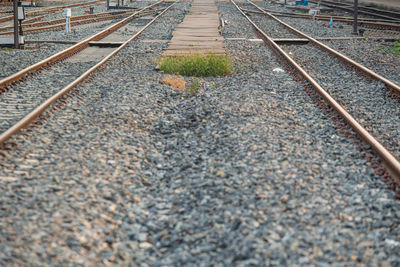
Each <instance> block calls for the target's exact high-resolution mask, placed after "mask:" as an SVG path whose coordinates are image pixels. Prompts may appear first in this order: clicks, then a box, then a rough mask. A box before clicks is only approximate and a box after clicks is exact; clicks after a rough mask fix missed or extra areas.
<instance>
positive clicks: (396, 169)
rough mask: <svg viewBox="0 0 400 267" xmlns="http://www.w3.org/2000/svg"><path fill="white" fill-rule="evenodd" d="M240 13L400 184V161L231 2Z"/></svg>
mask: <svg viewBox="0 0 400 267" xmlns="http://www.w3.org/2000/svg"><path fill="white" fill-rule="evenodd" d="M231 2H232V3H233V4H234V5H235V7H236V8H237V9H238V10H239V12H240V13H241V14H242V15H243V16H244V17H245V18H246V19H247V20H248V21H249V22H250V23H251V25H252V26H253V27H254V29H255V30H256V31H257V32H259V33H260V34H261V35H262V36H263V37H264V39H263V40H264V42H265V40H266V41H267V42H268V43H269V45H271V46H272V47H273V48H274V49H276V51H278V52H279V54H281V55H282V56H283V57H284V58H285V60H286V61H287V62H288V63H289V64H290V65H291V66H292V67H293V68H294V69H296V70H297V71H298V72H299V73H300V74H301V75H302V76H303V77H304V79H306V80H307V81H308V82H309V83H310V84H311V85H312V86H313V87H314V89H315V90H316V91H317V92H318V94H319V95H320V96H321V97H322V98H323V99H324V100H325V101H326V102H327V103H328V104H329V105H330V106H331V107H332V108H333V109H335V110H336V112H337V113H338V114H339V115H340V116H341V117H342V118H343V119H344V120H345V121H346V122H347V123H348V124H349V125H350V126H351V128H353V130H354V131H355V132H356V133H357V134H358V135H359V136H360V137H361V138H362V139H363V140H364V141H365V142H366V143H368V144H369V145H370V146H371V147H372V149H373V150H374V151H375V152H376V153H377V154H378V156H379V157H380V158H381V159H382V160H383V162H384V163H385V166H386V167H387V169H388V172H389V173H390V174H391V175H392V177H393V178H395V179H396V180H397V181H399V182H400V161H399V160H398V159H397V158H395V157H394V156H393V154H392V153H391V152H390V151H389V150H387V149H386V148H385V147H384V146H383V145H382V144H381V143H380V142H379V141H378V140H377V139H376V138H375V137H373V136H372V135H371V134H370V133H369V132H368V131H367V130H366V129H365V128H364V127H363V126H362V125H360V124H359V123H358V122H357V121H356V120H355V119H354V118H353V117H352V116H351V115H350V113H349V112H348V111H347V110H346V109H345V108H344V107H343V106H342V105H341V104H339V103H338V102H337V101H336V100H335V99H334V98H333V97H332V96H331V95H330V94H329V93H328V92H327V91H326V90H325V89H324V88H322V86H320V85H319V84H318V82H317V81H316V80H314V78H312V77H311V76H310V75H309V74H308V73H307V72H306V71H305V70H304V69H303V68H302V67H301V66H300V65H299V64H297V63H296V62H295V61H294V60H293V59H292V58H291V57H290V56H289V55H288V54H287V53H286V52H285V51H284V50H283V49H282V48H281V47H280V46H279V45H277V44H276V43H275V42H274V41H273V39H272V38H271V37H269V36H268V35H267V34H266V33H264V32H263V31H262V30H261V29H260V28H259V27H258V26H257V25H256V24H255V23H254V22H253V21H251V20H250V18H249V17H248V16H247V15H246V14H245V13H244V12H243V11H242V10H241V9H240V8H239V6H238V5H237V4H236V3H235V2H234V1H233V0H231Z"/></svg>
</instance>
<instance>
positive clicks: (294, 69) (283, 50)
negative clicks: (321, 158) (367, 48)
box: [231, 0, 400, 199]
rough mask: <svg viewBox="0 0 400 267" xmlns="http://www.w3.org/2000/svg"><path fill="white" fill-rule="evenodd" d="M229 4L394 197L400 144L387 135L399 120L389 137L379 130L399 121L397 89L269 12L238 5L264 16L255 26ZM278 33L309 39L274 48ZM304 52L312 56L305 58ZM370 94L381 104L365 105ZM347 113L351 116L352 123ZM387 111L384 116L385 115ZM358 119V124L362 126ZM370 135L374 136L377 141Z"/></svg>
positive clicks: (397, 186) (399, 182) (398, 188)
mask: <svg viewBox="0 0 400 267" xmlns="http://www.w3.org/2000/svg"><path fill="white" fill-rule="evenodd" d="M231 2H232V3H233V4H234V5H235V6H236V8H237V9H238V10H239V11H240V12H241V13H242V15H243V16H245V17H246V19H247V20H248V21H249V22H250V23H251V24H252V26H253V28H254V29H255V31H256V33H257V35H258V36H259V37H260V38H261V39H262V40H263V41H264V43H265V44H266V45H267V46H268V47H269V48H270V49H271V50H272V51H273V52H274V54H275V55H276V56H277V57H278V59H279V60H280V61H281V63H282V64H283V65H284V66H285V67H286V69H287V70H288V71H289V72H290V73H292V74H293V76H294V77H295V78H296V80H298V81H300V82H302V83H303V84H304V88H305V90H306V92H307V93H308V94H309V95H310V96H311V97H312V99H313V100H314V101H315V102H316V103H317V104H318V106H319V107H320V108H321V109H322V110H323V111H324V113H325V114H326V115H328V116H329V117H330V118H331V119H332V121H333V122H334V124H335V126H336V127H337V128H338V129H339V131H340V132H341V133H342V134H344V135H345V136H346V137H348V138H351V139H352V140H353V142H355V143H357V144H359V149H360V151H361V152H362V153H363V156H364V158H365V159H366V160H367V161H368V162H370V165H371V167H373V168H375V169H376V173H377V174H378V175H380V176H382V179H383V180H384V181H385V182H387V183H388V186H389V187H390V188H391V189H394V190H396V192H397V193H396V198H398V199H400V161H399V160H398V157H399V156H400V140H397V142H393V136H399V134H400V133H398V132H397V129H400V119H397V120H394V122H393V123H395V124H396V125H390V127H391V128H390V133H391V135H390V136H388V135H387V133H386V132H385V131H387V127H386V129H384V127H383V126H384V124H385V116H388V115H390V116H395V117H398V118H400V110H399V108H398V106H399V105H398V103H399V100H400V97H399V95H400V87H399V86H398V85H397V84H396V83H394V82H392V81H390V80H388V79H385V78H384V77H382V76H381V75H379V74H377V73H375V72H373V71H372V70H370V69H368V68H366V67H364V66H362V65H360V64H358V63H357V62H355V61H354V60H352V59H350V58H348V57H346V56H344V55H342V54H341V53H339V52H338V51H335V50H333V49H331V48H329V47H328V46H326V45H324V44H323V43H321V42H319V41H317V40H316V39H314V38H312V37H310V36H308V35H306V34H304V33H303V32H300V31H299V30H297V29H295V28H294V27H291V26H290V25H288V24H286V23H284V22H283V21H281V20H279V19H278V18H277V17H275V16H273V15H271V14H270V13H267V12H265V11H262V9H260V8H259V7H258V6H257V5H255V4H254V3H251V2H250V3H249V4H242V5H241V6H242V7H243V6H245V7H246V8H249V7H250V6H251V7H253V8H256V9H257V10H259V11H262V12H263V13H264V16H261V15H260V18H259V20H258V21H259V23H258V24H256V23H255V22H253V20H251V19H250V18H249V17H248V16H247V15H246V14H245V12H244V11H243V10H242V9H241V8H240V7H239V6H238V5H237V4H236V3H235V2H234V1H233V0H231ZM262 20H268V24H267V23H261V22H262ZM260 24H262V26H260ZM279 35H281V36H283V37H287V36H290V35H297V36H300V37H302V38H305V39H307V40H309V41H310V43H309V44H308V45H306V46H301V47H300V48H297V47H296V48H293V47H290V46H280V45H278V44H277V43H276V42H275V41H274V40H273V38H278V37H279ZM306 50H307V53H306ZM304 53H306V55H308V57H307V58H305V57H304V55H303V54H304ZM310 54H311V55H312V56H309V55H310ZM327 57H334V59H335V60H336V61H337V64H336V65H333V66H329V68H330V70H329V74H327V73H326V68H322V67H321V65H322V66H323V64H325V63H326V58H327ZM306 70H307V71H306ZM366 77H367V79H366ZM343 81H344V82H343ZM321 84H323V85H321ZM370 84H372V86H370ZM364 88H369V89H368V90H366V89H364ZM364 90H365V91H366V92H368V93H366V92H365V91H364ZM372 94H374V95H375V97H376V98H375V99H378V100H379V101H381V102H378V103H371V102H370V101H369V100H370V98H371V95H372ZM356 97H357V98H356ZM335 98H336V99H339V100H336V99H335ZM355 99H359V100H358V102H357V105H355V104H356V103H354V102H353V100H355ZM382 102H385V105H387V106H388V108H385V109H383V108H382V109H383V110H384V111H381V110H379V108H378V107H379V106H380V105H382ZM348 110H349V111H348ZM350 112H351V113H352V114H355V115H356V117H357V119H355V118H354V117H353V115H351V114H350ZM385 112H386V113H385ZM388 112H390V114H387V113H388ZM359 121H362V123H361V122H359ZM363 125H364V126H363ZM395 129H396V130H395ZM393 134H394V135H393ZM374 136H378V137H379V139H380V141H378V140H377V139H376V138H375V137H374ZM362 141H364V142H365V143H366V144H367V146H368V147H371V148H372V150H373V151H374V152H375V153H376V155H377V156H378V157H379V158H380V160H374V155H372V154H371V153H369V152H368V149H367V148H366V146H365V145H363V144H362ZM381 142H382V143H381ZM384 145H386V146H388V147H391V150H392V151H391V152H390V151H389V149H387V148H386V147H385V146H384ZM381 163H382V164H381Z"/></svg>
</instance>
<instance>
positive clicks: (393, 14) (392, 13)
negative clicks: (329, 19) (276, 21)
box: [310, 0, 400, 19]
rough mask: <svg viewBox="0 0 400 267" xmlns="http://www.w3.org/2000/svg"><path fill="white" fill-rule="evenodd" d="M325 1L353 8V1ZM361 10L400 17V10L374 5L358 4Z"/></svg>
mask: <svg viewBox="0 0 400 267" xmlns="http://www.w3.org/2000/svg"><path fill="white" fill-rule="evenodd" d="M310 2H313V3H316V1H313V0H311V1H310ZM324 2H325V3H331V4H334V5H342V6H344V7H349V8H353V4H351V3H341V2H335V1H326V0H324V1H322V3H321V4H322V5H323V4H324ZM358 9H359V10H364V11H367V12H368V11H371V12H376V13H380V15H387V16H391V17H394V18H399V19H400V13H399V12H394V11H390V10H385V9H378V8H373V7H367V6H364V5H359V6H358Z"/></svg>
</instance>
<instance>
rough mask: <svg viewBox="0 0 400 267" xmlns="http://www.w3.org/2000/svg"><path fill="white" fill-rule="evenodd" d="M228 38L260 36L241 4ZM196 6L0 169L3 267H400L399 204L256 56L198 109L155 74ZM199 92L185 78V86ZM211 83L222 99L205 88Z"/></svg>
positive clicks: (262, 54)
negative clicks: (175, 34) (173, 35)
mask: <svg viewBox="0 0 400 267" xmlns="http://www.w3.org/2000/svg"><path fill="white" fill-rule="evenodd" d="M217 5H218V7H219V11H220V12H221V14H222V15H223V17H224V18H225V19H226V20H227V21H229V23H228V24H227V26H226V27H225V29H223V30H222V34H223V36H225V37H226V36H232V37H233V36H236V37H243V36H246V37H247V36H248V38H256V36H255V35H254V34H253V32H252V30H251V28H250V27H249V24H248V22H247V21H246V20H245V19H244V18H243V17H242V16H241V15H240V13H239V12H238V11H237V10H236V9H235V8H234V6H233V5H232V4H230V3H227V2H217ZM189 7H190V6H189V3H188V2H181V3H178V4H177V7H176V8H173V9H171V10H170V11H168V12H167V13H166V14H165V16H163V17H162V18H160V21H159V22H157V23H156V24H154V25H153V26H151V27H150V28H149V29H147V30H146V31H145V32H144V33H143V35H142V36H141V37H140V38H139V40H138V42H134V43H132V44H131V45H129V46H128V47H126V49H123V50H122V51H121V52H120V53H119V54H117V55H116V56H115V57H114V58H113V59H112V60H111V62H109V63H108V64H107V66H106V69H105V70H104V72H102V73H100V74H99V75H97V78H95V79H94V80H93V81H91V82H90V83H89V84H85V85H82V86H80V87H79V88H80V96H79V97H75V98H72V99H71V100H68V104H67V106H66V107H65V108H64V109H63V110H62V111H59V112H58V113H56V115H55V116H54V117H53V118H52V119H50V120H49V121H48V122H47V123H46V124H45V125H44V126H42V127H40V128H38V129H36V131H37V133H35V134H31V135H30V136H29V137H26V138H24V139H23V140H18V141H17V142H18V143H19V146H18V147H15V148H13V150H12V151H7V153H8V154H9V156H8V157H7V158H4V159H2V160H1V162H0V176H2V177H1V179H0V198H1V209H0V225H1V227H0V237H1V242H0V263H1V264H2V265H12V264H15V265H23V264H29V265H43V264H49V265H79V264H81V265H105V264H110V265H127V264H128V263H130V264H132V265H133V266H178V265H183V266H210V265H216V266H263V265H293V266H296V265H298V266H305V265H334V264H337V265H357V264H360V265H372V266H375V265H391V266H396V265H400V259H399V256H398V255H399V254H400V225H399V221H400V212H399V211H400V203H399V202H398V201H394V200H393V196H394V193H393V192H392V191H388V190H386V186H385V184H383V183H382V182H381V181H380V179H379V177H377V176H376V175H375V174H374V170H373V169H371V168H370V167H368V166H367V164H366V162H365V160H364V159H363V158H362V157H361V155H360V153H359V152H358V150H357V148H356V146H355V145H354V144H352V143H351V141H350V140H348V139H346V138H345V137H344V136H343V135H341V134H340V133H338V132H337V131H336V129H335V128H334V127H333V124H332V122H331V120H330V119H329V118H328V117H326V116H324V115H323V114H322V113H321V111H320V110H319V108H318V107H317V106H316V105H315V104H314V102H313V101H312V100H311V99H310V98H309V97H308V95H307V94H306V93H305V92H304V90H303V88H302V87H301V85H300V84H298V83H296V82H295V80H294V79H293V78H292V77H291V76H290V75H289V74H288V73H287V72H278V71H276V70H275V71H274V69H276V68H282V66H281V65H280V64H279V63H278V61H277V60H276V58H275V57H274V56H273V55H272V53H271V52H270V51H269V50H268V49H267V48H266V47H265V46H264V45H263V44H258V43H252V42H248V41H243V40H241V41H237V40H228V41H226V45H227V49H228V52H229V54H230V55H231V56H232V58H233V60H234V62H235V73H234V74H232V75H230V76H227V77H218V78H207V79H202V80H201V82H203V83H204V84H205V87H210V88H211V87H215V89H209V90H203V89H202V90H200V91H199V93H198V95H197V96H195V97H185V94H184V93H182V92H181V91H176V90H174V89H173V88H171V87H169V86H167V85H165V84H163V83H161V80H162V78H163V77H165V75H164V74H162V73H160V72H157V71H156V70H155V64H154V60H155V59H157V58H158V57H159V56H160V55H161V53H162V49H163V48H164V47H165V46H166V45H167V43H166V42H157V41H155V42H148V41H145V40H149V39H151V40H162V39H165V38H170V37H171V32H172V29H173V27H176V25H178V24H179V23H180V22H181V21H182V19H183V15H184V14H185V12H188V10H189ZM186 80H187V81H188V83H189V84H190V79H189V78H186ZM211 85H214V86H211Z"/></svg>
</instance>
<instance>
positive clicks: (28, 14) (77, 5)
mask: <svg viewBox="0 0 400 267" xmlns="http://www.w3.org/2000/svg"><path fill="white" fill-rule="evenodd" d="M99 2H104V1H103V0H100V1H92V2H84V3H79V4H71V5H66V6H56V7H47V8H44V9H41V10H36V11H31V12H27V13H25V16H26V17H30V16H34V15H39V14H46V13H49V12H53V11H59V10H61V9H64V8H67V7H85V6H92V5H94V4H97V3H99ZM13 18H14V15H11V16H7V17H2V18H0V22H6V21H9V20H12V19H13Z"/></svg>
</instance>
